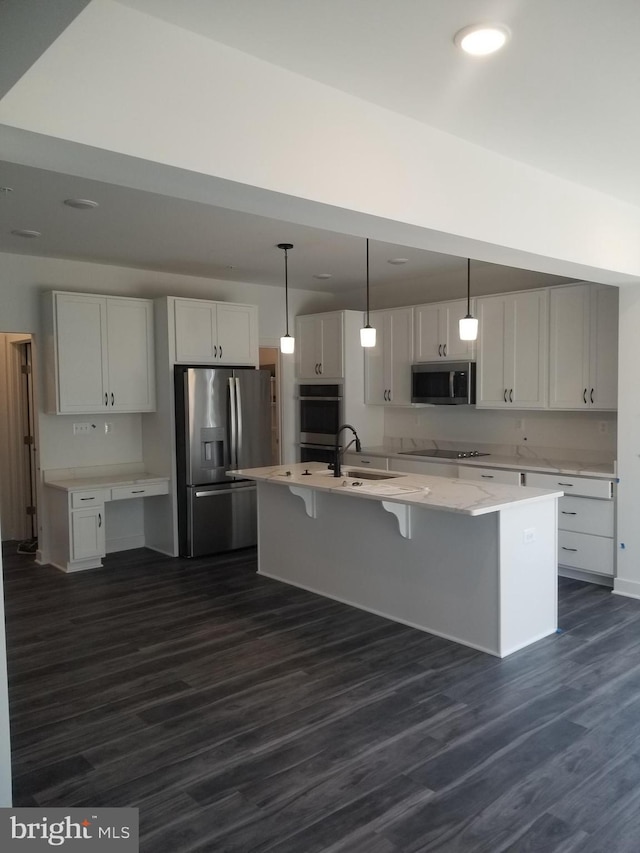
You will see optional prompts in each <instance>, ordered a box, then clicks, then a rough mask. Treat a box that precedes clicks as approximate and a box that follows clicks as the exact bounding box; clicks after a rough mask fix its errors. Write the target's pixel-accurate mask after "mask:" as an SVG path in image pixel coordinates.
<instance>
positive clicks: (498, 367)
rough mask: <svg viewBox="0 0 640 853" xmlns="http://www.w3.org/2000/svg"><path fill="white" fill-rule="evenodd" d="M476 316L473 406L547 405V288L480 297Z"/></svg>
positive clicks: (529, 406) (524, 407) (527, 407)
mask: <svg viewBox="0 0 640 853" xmlns="http://www.w3.org/2000/svg"><path fill="white" fill-rule="evenodd" d="M478 318H479V341H480V343H479V349H478V362H479V364H478V380H477V406H478V407H479V408H492V409H507V408H516V409H542V408H546V405H547V363H548V362H547V340H548V338H547V318H548V296H547V292H546V291H544V290H531V291H524V292H523V293H514V294H506V295H503V296H488V297H481V298H480V299H478Z"/></svg>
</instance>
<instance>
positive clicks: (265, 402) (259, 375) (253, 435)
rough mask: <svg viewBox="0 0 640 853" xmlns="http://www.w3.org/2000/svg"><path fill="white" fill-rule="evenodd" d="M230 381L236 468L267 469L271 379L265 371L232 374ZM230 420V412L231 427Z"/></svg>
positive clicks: (269, 456)
mask: <svg viewBox="0 0 640 853" xmlns="http://www.w3.org/2000/svg"><path fill="white" fill-rule="evenodd" d="M231 381H232V383H233V391H232V394H231V405H232V406H233V403H234V398H235V404H236V413H235V419H236V430H235V432H236V436H237V458H236V464H237V467H238V468H262V467H264V466H266V465H270V464H271V375H270V373H269V371H268V370H251V369H248V370H234V371H233V377H232V380H231ZM233 420H234V413H233V411H231V422H232V424H233ZM232 432H233V429H232Z"/></svg>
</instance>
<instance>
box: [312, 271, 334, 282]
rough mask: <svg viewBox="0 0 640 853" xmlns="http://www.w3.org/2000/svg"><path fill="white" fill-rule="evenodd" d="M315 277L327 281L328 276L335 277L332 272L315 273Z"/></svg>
mask: <svg viewBox="0 0 640 853" xmlns="http://www.w3.org/2000/svg"><path fill="white" fill-rule="evenodd" d="M314 278H319V279H320V281H325V280H326V279H328V278H333V275H332V274H331V273H330V272H319V273H318V274H317V275H314Z"/></svg>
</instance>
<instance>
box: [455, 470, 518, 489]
mask: <svg viewBox="0 0 640 853" xmlns="http://www.w3.org/2000/svg"><path fill="white" fill-rule="evenodd" d="M458 477H460V479H461V480H481V481H482V482H486V483H503V484H505V485H507V486H521V485H522V472H521V471H499V470H498V469H497V468H477V467H476V466H475V465H473V466H471V465H460V466H458Z"/></svg>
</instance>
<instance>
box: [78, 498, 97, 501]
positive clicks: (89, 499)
mask: <svg viewBox="0 0 640 853" xmlns="http://www.w3.org/2000/svg"><path fill="white" fill-rule="evenodd" d="M80 500H81V501H95V498H80Z"/></svg>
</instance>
